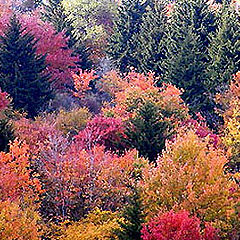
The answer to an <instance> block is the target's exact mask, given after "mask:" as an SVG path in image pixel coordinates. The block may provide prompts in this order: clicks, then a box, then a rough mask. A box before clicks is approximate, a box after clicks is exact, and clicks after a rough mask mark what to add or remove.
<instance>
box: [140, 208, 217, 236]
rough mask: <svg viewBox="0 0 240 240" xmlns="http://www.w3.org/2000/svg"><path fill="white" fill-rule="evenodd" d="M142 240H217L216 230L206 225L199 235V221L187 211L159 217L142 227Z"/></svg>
mask: <svg viewBox="0 0 240 240" xmlns="http://www.w3.org/2000/svg"><path fill="white" fill-rule="evenodd" d="M142 239H143V240H180V239H181V240H218V239H220V238H219V237H218V236H217V230H216V229H215V228H213V227H211V226H210V225H207V224H206V228H205V229H204V233H203V234H201V228H200V220H199V219H198V218H197V217H190V216H189V213H188V212H187V211H180V212H178V213H174V212H173V211H170V212H167V213H164V214H162V215H159V216H158V217H157V218H154V219H152V220H150V222H149V223H148V224H146V225H144V226H143V229H142Z"/></svg>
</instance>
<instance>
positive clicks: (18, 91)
mask: <svg viewBox="0 0 240 240" xmlns="http://www.w3.org/2000/svg"><path fill="white" fill-rule="evenodd" d="M0 42H1V44H0V87H1V89H2V90H3V91H6V92H7V93H9V94H10V96H11V97H12V98H13V104H14V106H15V107H16V108H18V109H24V110H26V111H27V112H28V114H29V116H30V117H33V116H35V115H36V114H37V113H38V111H39V110H40V109H41V107H43V105H44V104H46V103H47V101H48V100H49V99H50V98H51V89H50V83H49V76H48V75H46V74H44V73H43V71H44V70H45V69H46V65H45V57H44V56H42V55H37V54H36V41H35V40H34V37H33V36H32V35H31V34H29V33H25V32H24V29H22V27H21V24H20V22H19V21H18V19H17V17H16V16H12V18H11V19H10V22H9V26H8V28H7V30H6V31H5V32H4V34H3V36H1V37H0Z"/></svg>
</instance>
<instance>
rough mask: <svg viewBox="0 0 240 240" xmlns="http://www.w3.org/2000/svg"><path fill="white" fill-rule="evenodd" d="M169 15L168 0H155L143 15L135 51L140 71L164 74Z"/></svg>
mask: <svg viewBox="0 0 240 240" xmlns="http://www.w3.org/2000/svg"><path fill="white" fill-rule="evenodd" d="M167 20H168V17H167V15H166V1H164V0H160V1H159V0H155V1H153V4H152V5H151V6H149V7H148V11H147V12H146V13H145V14H144V15H143V21H142V25H141V28H140V31H139V34H138V35H137V50H136V51H135V57H136V59H137V60H136V62H137V63H138V64H137V66H136V68H137V70H138V71H139V72H144V73H147V72H149V71H153V72H155V74H156V75H161V74H162V61H163V59H164V58H165V54H164V52H165V43H164V41H163V39H164V37H165V32H166V27H167V24H168V23H167Z"/></svg>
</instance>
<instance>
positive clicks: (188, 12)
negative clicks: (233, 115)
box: [163, 0, 216, 113]
mask: <svg viewBox="0 0 240 240" xmlns="http://www.w3.org/2000/svg"><path fill="white" fill-rule="evenodd" d="M214 31H216V15H215V13H214V12H213V11H211V10H210V9H209V5H208V0H178V1H176V4H175V7H174V11H173V14H172V17H171V20H170V22H169V26H168V29H167V31H166V35H167V37H166V39H165V40H164V41H165V46H166V59H165V60H164V62H163V68H164V74H163V81H166V82H171V83H172V84H174V85H175V86H177V87H178V88H180V89H184V93H183V95H182V97H183V99H184V100H185V102H186V103H187V104H188V105H189V108H190V110H191V111H192V112H195V111H200V112H202V113H205V112H208V111H213V107H214V106H213V103H212V102H211V101H210V100H209V99H208V97H207V89H206V86H205V84H204V83H205V81H206V78H207V76H206V72H205V69H206V66H207V61H208V51H207V49H208V47H209V43H210V42H209V36H210V34H212V33H213V32H214Z"/></svg>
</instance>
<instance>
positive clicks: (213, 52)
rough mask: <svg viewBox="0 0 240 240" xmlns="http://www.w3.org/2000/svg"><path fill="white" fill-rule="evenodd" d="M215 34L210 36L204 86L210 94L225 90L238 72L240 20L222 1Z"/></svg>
mask: <svg viewBox="0 0 240 240" xmlns="http://www.w3.org/2000/svg"><path fill="white" fill-rule="evenodd" d="M218 14H219V21H218V28H217V31H216V33H214V34H212V36H211V44H210V46H209V51H208V52H209V64H208V68H207V79H206V82H205V85H206V87H207V89H208V91H209V93H210V94H213V95H215V94H216V92H219V91H222V90H226V88H227V87H228V84H229V81H230V80H231V78H232V75H233V74H235V73H236V72H238V71H239V70H240V65H239V64H240V18H239V15H238V13H237V12H236V10H235V8H234V6H233V5H232V4H229V3H228V2H226V0H225V1H223V5H222V8H221V9H220V10H219V12H218Z"/></svg>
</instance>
